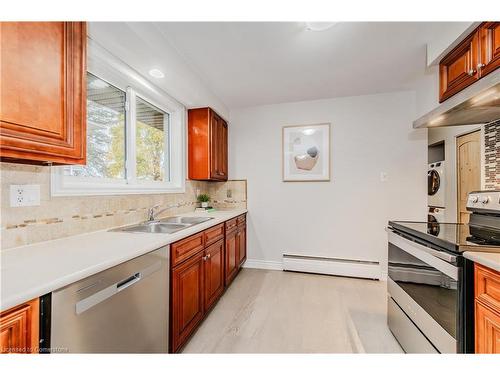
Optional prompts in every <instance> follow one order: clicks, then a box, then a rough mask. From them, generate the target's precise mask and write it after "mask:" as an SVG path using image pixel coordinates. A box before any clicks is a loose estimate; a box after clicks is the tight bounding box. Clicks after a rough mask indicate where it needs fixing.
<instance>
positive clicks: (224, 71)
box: [155, 22, 446, 108]
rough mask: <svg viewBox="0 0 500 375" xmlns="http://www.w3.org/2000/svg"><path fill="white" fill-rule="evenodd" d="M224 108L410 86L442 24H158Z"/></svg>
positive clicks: (348, 94) (423, 70)
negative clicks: (311, 27) (312, 27)
mask: <svg viewBox="0 0 500 375" xmlns="http://www.w3.org/2000/svg"><path fill="white" fill-rule="evenodd" d="M155 26H156V27H157V28H158V29H159V30H160V31H161V33H162V34H163V36H164V37H165V38H166V39H167V40H168V41H169V42H170V44H172V45H173V47H174V48H175V49H176V50H177V52H178V53H179V54H180V55H181V56H182V57H183V58H184V60H185V61H186V63H187V64H188V65H189V66H190V68H191V69H192V70H194V71H195V72H196V73H197V75H198V76H199V77H200V78H201V79H202V80H203V81H204V83H205V84H206V85H207V86H208V88H209V89H210V90H211V91H212V92H213V93H214V94H215V95H216V96H217V97H218V98H219V99H220V100H221V101H222V102H223V103H224V104H225V105H226V106H227V107H229V108H236V107H246V106H254V105H262V104H273V103H282V102H291V101H301V100H312V99H321V98H331V97H339V96H352V95H363V94H374V93H380V92H389V91H397V90H408V89H413V88H414V87H413V86H414V84H415V82H416V80H418V78H419V77H420V76H422V75H423V74H424V72H425V69H426V49H425V45H426V43H427V42H428V41H429V40H431V39H432V37H433V35H436V33H439V30H442V29H443V28H446V23H429V22H427V23H390V22H383V23H366V22H363V23H338V24H336V25H335V26H333V27H332V28H330V29H328V30H326V31H322V32H313V31H307V30H306V28H305V24H304V23H301V22H272V23H269V22H267V23H265V22H248V23H232V22H196V23H194V22H182V23H172V22H168V23H167V22H158V23H156V25H155Z"/></svg>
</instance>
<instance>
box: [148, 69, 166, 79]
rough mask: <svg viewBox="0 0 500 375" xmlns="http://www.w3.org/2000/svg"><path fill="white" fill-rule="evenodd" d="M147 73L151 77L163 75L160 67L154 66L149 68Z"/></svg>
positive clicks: (161, 76)
mask: <svg viewBox="0 0 500 375" xmlns="http://www.w3.org/2000/svg"><path fill="white" fill-rule="evenodd" d="M149 75H150V76H151V77H155V78H163V77H165V74H163V72H162V71H161V70H160V69H156V68H154V69H151V70H150V71H149Z"/></svg>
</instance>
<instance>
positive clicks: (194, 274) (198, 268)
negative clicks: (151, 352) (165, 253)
mask: <svg viewBox="0 0 500 375" xmlns="http://www.w3.org/2000/svg"><path fill="white" fill-rule="evenodd" d="M203 266H204V261H203V252H200V253H199V254H197V255H195V256H194V257H192V258H191V259H189V260H187V261H186V262H184V263H182V264H181V265H179V266H177V267H175V268H174V269H173V271H172V279H171V280H172V293H171V299H172V308H171V313H172V327H171V328H172V334H171V337H172V340H171V341H172V342H171V349H172V351H173V352H176V351H177V350H179V348H180V347H181V346H182V345H183V344H184V343H185V342H186V340H187V339H188V338H189V336H190V335H191V333H192V332H193V331H194V330H195V328H196V327H197V326H198V323H199V322H200V321H201V320H202V319H203V315H204V307H203V304H204V293H203V291H204V289H203V287H204V277H203Z"/></svg>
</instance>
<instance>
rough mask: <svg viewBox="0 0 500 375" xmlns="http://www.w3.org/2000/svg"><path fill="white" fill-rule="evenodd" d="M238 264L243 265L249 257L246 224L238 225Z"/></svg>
mask: <svg viewBox="0 0 500 375" xmlns="http://www.w3.org/2000/svg"><path fill="white" fill-rule="evenodd" d="M237 242H238V266H241V265H242V264H243V262H245V260H246V259H247V228H246V225H241V226H239V227H238V236H237Z"/></svg>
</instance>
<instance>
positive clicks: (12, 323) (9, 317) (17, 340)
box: [0, 298, 39, 353]
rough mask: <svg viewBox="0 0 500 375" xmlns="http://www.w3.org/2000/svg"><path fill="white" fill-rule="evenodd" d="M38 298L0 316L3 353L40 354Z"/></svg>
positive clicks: (0, 345) (0, 342) (0, 337)
mask: <svg viewBox="0 0 500 375" xmlns="http://www.w3.org/2000/svg"><path fill="white" fill-rule="evenodd" d="M38 314H39V303H38V298H36V299H34V300H32V301H29V302H26V303H24V304H22V305H19V306H16V307H14V308H12V309H9V310H7V311H4V312H2V313H1V314H0V350H1V352H2V353H37V352H38V320H39V318H38V317H39V315H38Z"/></svg>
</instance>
